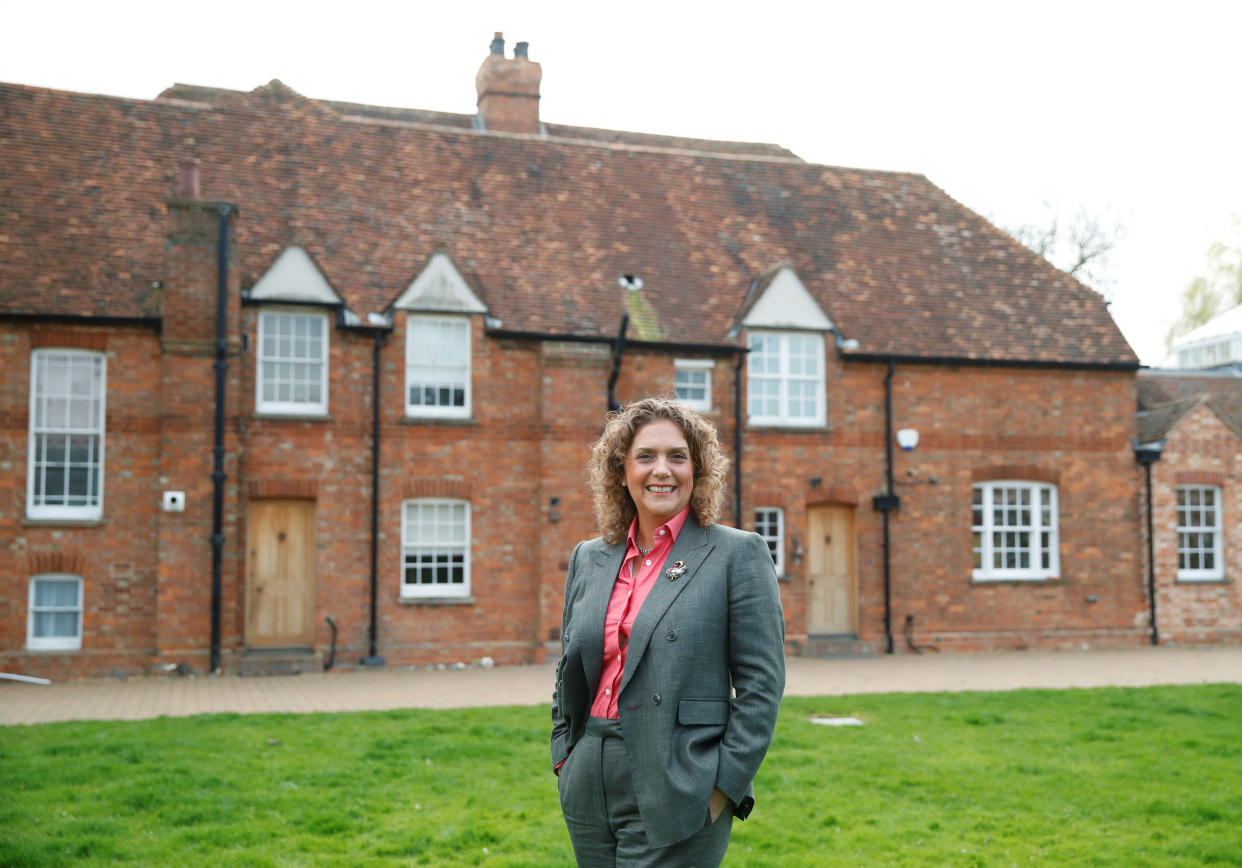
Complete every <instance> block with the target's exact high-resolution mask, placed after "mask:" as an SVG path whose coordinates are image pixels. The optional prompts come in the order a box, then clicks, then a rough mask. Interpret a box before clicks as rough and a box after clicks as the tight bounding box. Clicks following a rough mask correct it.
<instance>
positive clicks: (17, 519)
mask: <svg viewBox="0 0 1242 868" xmlns="http://www.w3.org/2000/svg"><path fill="white" fill-rule="evenodd" d="M56 346H63V347H72V348H78V349H92V350H96V351H101V352H103V353H104V354H105V357H106V359H107V404H106V420H105V425H106V428H105V435H104V437H105V444H104V450H105V455H104V479H105V489H104V498H103V519H102V521H99V522H59V521H51V520H47V521H43V520H41V521H31V520H27V519H26V517H25V516H26V472H27V459H28V442H29V400H30V358H31V350H32V349H35V348H37V347H56ZM159 370H160V352H159V338H158V336H157V335H156V332H155V330H154V329H153V328H143V327H139V326H135V327H108V328H103V327H90V326H63V327H51V328H49V327H46V326H33V325H27V324H20V323H13V322H0V536H2V537H3V538H4V543H5V544H4V545H3V546H0V669H2V670H4V671H6V672H17V673H21V674H27V675H37V676H42V677H48V678H55V679H63V678H71V677H79V676H84V675H126V674H133V673H139V672H145V671H146V670H147V667H148V666H149V665H150V663H151V660H152V655H153V653H154V651H155V609H156V542H155V540H156V530H157V528H158V525H159V521H160V512H159V509H158V505H159V485H158V482H157V475H156V468H157V466H158V460H159V413H160V376H159ZM42 572H68V573H72V574H75V575H80V576H81V577H82V581H83V589H82V603H83V613H82V614H83V642H82V648H81V650H79V651H33V652H32V651H27V650H26V625H27V614H28V612H27V609H28V604H29V588H30V579H31V576H33V575H36V574H38V573H42Z"/></svg>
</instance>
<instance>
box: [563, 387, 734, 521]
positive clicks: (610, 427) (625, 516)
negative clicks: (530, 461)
mask: <svg viewBox="0 0 1242 868" xmlns="http://www.w3.org/2000/svg"><path fill="white" fill-rule="evenodd" d="M659 419H667V420H668V421H669V422H672V423H673V424H674V425H676V426H677V427H678V428H680V429H681V433H682V434H683V435H684V436H685V438H686V443H687V445H689V447H690V461H691V463H693V465H694V492H693V493H692V494H691V495H690V508H691V509H692V510H694V517H695V518H696V519H698V522H699V524H700V525H701V526H703V527H707V526H708V525H710V524H713V523H715V522H716V521H717V520H719V518H720V511H721V507H722V506H723V504H724V494H725V474H727V473H728V472H729V456H728V455H726V454H725V452H724V449H723V448H722V447H721V445H720V440H719V439H718V438H717V436H716V426H715V425H713V424H712V423H711V422H710V421H709V420H708V419H706V418H705V417H704V416H702V415H700V414H699V413H696V412H695V411H693V410H691V409H688V408H687V407H685V406H684V405H682V404H679V403H677V402H676V401H673V400H670V399H668V398H643V399H642V400H640V401H634V402H633V403H631V404H629V405H628V406H626V407H625V408H623V409H621V410H616V411H614V412H611V413H609V414H608V416H607V417H606V421H605V423H604V433H603V434H601V435H600V437H599V439H598V440H596V441H595V443H594V444H593V445H592V447H591V460H590V462H588V464H587V469H588V471H589V472H590V479H591V493H592V494H593V495H594V496H595V520H596V521H597V522H598V523H599V530H600V533H601V534H602V535H603V537H604V542H606V543H608V544H609V545H616V544H617V543H619V542H621V541H623V540H624V539H625V536H626V533H628V532H629V529H630V524H631V523H632V522H633V521H634V517H635V516H636V515H638V509H637V507H635V506H634V499H633V498H632V497H630V492H629V489H628V488H626V487H625V458H626V455H627V454H628V453H629V451H630V445H631V444H632V443H633V442H634V435H635V434H637V433H638V429H639V428H642V427H643V426H644V425H646V424H647V423H648V422H655V421H657V420H659Z"/></svg>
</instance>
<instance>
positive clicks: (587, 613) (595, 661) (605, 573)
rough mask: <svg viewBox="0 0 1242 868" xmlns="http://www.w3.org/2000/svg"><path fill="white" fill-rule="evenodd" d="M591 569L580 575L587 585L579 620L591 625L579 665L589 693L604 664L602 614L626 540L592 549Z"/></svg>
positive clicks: (610, 592) (592, 690) (581, 622)
mask: <svg viewBox="0 0 1242 868" xmlns="http://www.w3.org/2000/svg"><path fill="white" fill-rule="evenodd" d="M592 555H593V557H592V560H591V565H590V569H589V570H587V571H586V574H585V575H584V576H583V579H585V581H586V583H587V586H586V589H585V590H584V592H583V595H582V602H581V603H580V604H579V605H580V606H582V607H583V611H582V620H581V621H579V623H580V624H586V625H590V626H591V628H592V629H590V630H588V631H587V635H588V636H589V637H590V641H589V642H585V643H583V644H582V646H581V647H582V668H583V670H584V674H585V675H586V681H587V687H588V688H590V693H589V694H588V696H590V697H592V698H593V697H594V696H595V691H596V690H598V689H599V674H600V670H602V669H603V667H604V617H605V615H607V613H608V601H609V600H610V599H611V598H612V586H613V585H614V584H615V583H616V581H617V573H619V572H620V571H621V561H622V560H623V559H624V558H625V544H624V543H619V544H617V545H614V546H606V547H603V548H600V549H596V550H595V551H594V552H593V553H592Z"/></svg>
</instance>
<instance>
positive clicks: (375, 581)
mask: <svg viewBox="0 0 1242 868" xmlns="http://www.w3.org/2000/svg"><path fill="white" fill-rule="evenodd" d="M342 310H343V308H342ZM339 328H340V329H341V330H342V331H352V332H359V333H361V334H367V333H369V334H371V335H373V336H374V339H375V347H374V349H373V351H372V355H371V587H370V596H371V601H370V608H371V620H370V624H369V625H368V628H367V649H368V650H367V654H366V656H365V657H363V658H362V659H361V660H359V661H358V662H359V664H360V665H362V666H387V665H388V661H387V660H385V659H384V658H383V657H382V656H381V655H380V654H379V651H378V646H379V489H380V475H379V467H380V349H381V348H382V347H383V345H384V340H385V339H386V338H387V337H388V336H389V335H390V334H392V326H391V325H388V326H382V325H381V326H356V325H354V326H346V325H341V326H339ZM328 623H329V625H331V627H332V639H333V641H332V647H333V655H332V656H333V658H335V657H336V650H335V649H336V624H334V623H333V622H332V619H331V618H329V619H328ZM325 668H327V667H325Z"/></svg>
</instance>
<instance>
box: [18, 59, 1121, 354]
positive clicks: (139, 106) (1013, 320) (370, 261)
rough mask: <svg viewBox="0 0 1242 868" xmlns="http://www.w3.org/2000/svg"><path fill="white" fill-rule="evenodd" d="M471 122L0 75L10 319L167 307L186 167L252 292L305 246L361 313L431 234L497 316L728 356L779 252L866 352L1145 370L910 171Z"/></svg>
mask: <svg viewBox="0 0 1242 868" xmlns="http://www.w3.org/2000/svg"><path fill="white" fill-rule="evenodd" d="M470 122H471V116H470V115H450V114H444V113H437V112H419V111H416V110H408V109H384V108H378V107H367V106H358V105H355V104H350V103H340V102H325V101H317V100H313V99H309V98H307V97H304V96H302V95H300V94H298V93H296V92H295V91H293V90H292V89H290V88H288V87H287V86H285V85H283V84H281V83H280V82H271V83H269V84H267V85H263V86H262V87H259V88H256V89H255V90H253V91H250V92H244V93H243V92H239V91H226V90H221V89H216V88H203V87H195V86H191V85H175V86H173V87H171V88H169V89H168V90H166V91H165V92H164V93H163V94H161V95H160V97H159V98H158V99H156V100H133V99H118V98H112V97H101V96H90V95H84V94H75V93H66V92H60V91H52V90H47V89H42V88H32V87H24V86H17V85H0V148H2V149H3V152H4V159H3V161H2V162H0V312H7V313H29V314H62V315H72V316H104V315H111V316H146V317H155V316H158V315H159V296H158V292H157V291H155V290H154V289H153V288H152V287H153V284H154V283H155V281H158V280H160V279H162V277H163V274H162V268H163V241H164V236H165V234H166V232H167V231H168V226H169V221H168V216H167V211H166V201H167V199H168V198H169V197H170V196H171V195H172V194H173V192H174V191H175V188H176V180H177V172H178V161H179V160H180V158H182V157H183V156H195V157H197V158H199V159H200V160H201V161H202V169H201V172H202V190H203V196H204V197H205V198H207V199H211V200H218V201H226V202H231V203H235V204H237V205H238V206H239V208H240V217H239V218H238V220H237V222H236V231H237V239H238V255H239V261H240V268H241V281H242V286H243V288H248V287H249V286H250V285H252V284H253V283H254V282H255V281H256V280H257V279H258V278H259V277H260V276H261V275H262V274H263V273H264V271H265V270H266V269H267V268H268V267H270V265H271V264H272V262H274V261H275V259H276V257H277V256H279V254H280V253H281V251H283V250H284V249H286V248H287V247H289V246H290V245H293V244H297V245H300V246H302V247H303V248H305V249H306V250H307V252H308V253H309V254H310V255H311V257H312V258H313V259H314V261H315V262H316V263H317V264H318V265H319V266H320V267H321V268H322V270H323V273H324V276H325V277H326V278H327V280H328V281H329V283H330V284H331V286H332V287H333V288H334V289H335V290H336V291H337V292H338V293H340V295H341V296H342V298H344V300H345V302H346V304H347V305H348V306H349V308H350V309H351V310H353V311H354V312H355V313H357V314H358V315H360V316H363V317H365V316H366V314H367V313H368V312H372V311H382V310H385V309H386V308H387V307H388V306H389V305H390V304H391V303H392V302H393V300H394V299H395V298H396V297H397V296H398V295H399V294H400V293H401V292H402V290H404V289H405V287H407V286H408V285H409V284H410V282H411V281H412V280H413V278H414V277H415V276H416V275H417V274H418V270H419V268H420V267H421V266H422V264H423V263H425V262H426V261H427V259H428V257H429V256H430V254H431V253H432V252H433V251H435V250H437V249H439V248H443V249H445V250H447V251H448V252H449V253H450V255H451V256H452V258H453V261H454V262H455V263H457V265H458V267H459V269H460V270H461V272H462V274H463V275H464V276H465V278H466V279H467V280H468V281H469V282H470V284H471V287H472V289H473V290H474V291H475V292H476V293H477V294H478V295H479V297H480V298H481V299H482V300H483V302H484V303H485V304H486V305H488V308H489V313H490V314H491V316H493V317H495V318H497V319H499V320H500V321H501V326H500V328H501V329H502V330H505V331H519V332H532V333H543V334H575V335H598V336H612V335H615V333H616V329H617V326H618V324H619V321H620V318H621V315H622V314H623V313H625V312H627V310H628V309H629V307H632V306H633V305H634V304H636V303H638V302H641V303H642V306H643V310H644V323H645V326H644V336H643V339H648V340H667V341H675V342H684V343H691V342H692V343H703V344H720V345H733V344H735V343H736V338H733V337H730V336H729V329H730V326H731V325H732V324H733V323H734V322H735V321H736V317H737V315H738V312H739V309H740V308H741V306H742V303H743V301H744V299H745V298H746V292H747V288H748V287H750V286H751V284H752V282H753V281H754V280H755V278H756V277H757V276H758V275H761V274H764V273H765V272H768V271H769V269H771V268H772V267H774V266H775V265H777V264H779V263H783V262H788V263H789V264H790V265H791V266H792V267H793V269H794V271H795V272H796V273H797V275H798V277H799V279H800V280H801V281H802V282H803V284H804V285H805V286H806V288H807V290H808V291H809V292H810V293H811V294H812V295H813V296H814V297H815V298H816V300H817V301H818V302H819V304H820V307H821V308H822V309H823V310H824V312H825V313H826V314H827V315H828V316H829V317H830V318H831V319H832V320H833V321H834V322H835V323H836V324H837V326H838V327H839V328H840V330H841V332H842V334H843V335H844V336H845V337H846V338H855V339H857V340H858V341H859V342H860V349H859V350H858V352H859V353H862V354H895V355H905V356H922V357H936V358H953V359H978V360H981V361H986V360H998V361H1013V362H1042V363H1069V364H1086V365H1099V364H1105V365H1120V366H1123V367H1126V366H1130V367H1137V364H1138V360H1137V358H1136V357H1135V355H1134V353H1133V351H1132V350H1131V349H1130V347H1129V346H1128V345H1127V343H1126V341H1125V339H1124V338H1123V337H1122V335H1121V333H1120V331H1119V330H1118V329H1117V327H1116V325H1115V324H1114V323H1113V321H1112V319H1111V317H1110V316H1109V314H1108V312H1107V310H1106V308H1105V306H1104V303H1103V300H1102V299H1101V298H1100V296H1099V295H1098V294H1096V293H1095V292H1093V291H1091V290H1089V289H1087V288H1086V287H1084V286H1082V285H1081V284H1079V283H1077V282H1076V281H1075V280H1074V279H1073V278H1071V277H1069V276H1067V275H1065V274H1063V273H1061V272H1059V271H1057V270H1056V269H1054V268H1053V267H1052V266H1051V265H1049V264H1048V263H1047V262H1045V261H1044V260H1043V259H1041V258H1039V257H1038V256H1036V255H1034V254H1033V253H1031V252H1029V251H1028V250H1026V249H1025V248H1024V247H1022V246H1021V245H1020V244H1018V243H1017V242H1016V241H1014V240H1013V239H1011V238H1010V237H1009V236H1008V235H1006V234H1005V233H1003V232H1001V231H1000V230H999V229H997V228H996V227H994V226H992V225H991V224H989V223H988V222H987V221H986V220H984V219H983V218H982V217H980V216H978V215H977V214H974V213H973V212H971V211H969V210H968V209H966V208H965V207H963V206H962V205H960V204H959V203H957V202H955V201H954V200H953V199H951V198H950V197H949V196H947V195H946V194H945V193H944V192H943V191H942V190H940V189H939V188H938V187H936V186H935V185H933V184H931V183H930V182H928V181H927V179H926V178H924V177H922V176H920V175H913V174H905V173H900V172H880V171H869V170H860V169H847V168H839V167H832V166H821V165H814V164H810V163H806V162H804V161H802V160H799V159H797V158H796V157H794V156H793V155H791V154H790V153H789V152H788V151H785V150H784V149H782V148H778V147H776V146H773V145H763V144H748V143H728V142H707V141H703V140H697V139H683V138H674V137H669V136H650V135H643V134H635V133H623V132H615V131H603V130H589V129H586V128H579V127H565V126H559V125H553V124H548V125H546V130H547V133H548V134H547V135H546V136H522V135H511V134H505V133H487V132H482V131H479V130H475V129H473V127H472V126H471V123H470ZM623 274H632V275H636V276H637V277H640V278H641V279H642V281H643V287H644V288H643V290H642V291H641V293H631V292H630V291H629V290H627V289H625V288H623V287H621V286H619V285H618V278H619V277H620V276H621V275H623ZM639 295H641V298H639V297H638V296H639Z"/></svg>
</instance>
